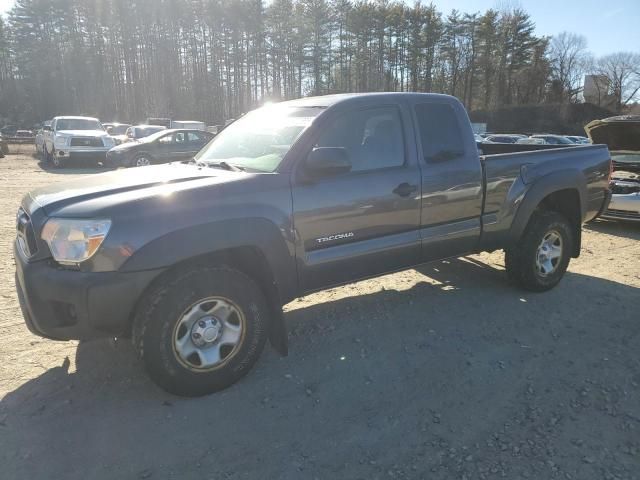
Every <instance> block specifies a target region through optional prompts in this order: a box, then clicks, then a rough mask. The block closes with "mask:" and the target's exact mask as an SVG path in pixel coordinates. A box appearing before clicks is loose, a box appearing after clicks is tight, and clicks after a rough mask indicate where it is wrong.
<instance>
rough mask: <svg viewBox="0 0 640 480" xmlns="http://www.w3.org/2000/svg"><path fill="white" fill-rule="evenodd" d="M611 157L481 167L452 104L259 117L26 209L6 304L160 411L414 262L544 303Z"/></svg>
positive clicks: (218, 381) (48, 191)
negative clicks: (306, 298) (142, 375)
mask: <svg viewBox="0 0 640 480" xmlns="http://www.w3.org/2000/svg"><path fill="white" fill-rule="evenodd" d="M610 164H611V161H610V158H609V152H608V150H607V147H606V146H599V145H595V146H590V145H589V146H576V147H570V148H562V149H553V150H548V149H547V150H542V151H532V152H519V153H505V154H500V155H489V156H479V155H478V149H477V147H476V143H475V140H474V136H473V133H472V130H471V125H470V123H469V119H468V117H467V114H466V112H465V109H464V108H463V106H462V105H461V104H460V102H458V101H457V100H456V99H455V98H453V97H449V96H444V95H435V94H409V93H406V94H397V93H389V94H382V93H381V94H361V95H336V96H326V97H316V98H305V99H301V100H295V101H290V102H283V103H280V104H277V105H272V106H266V107H263V108H260V109H258V110H255V111H253V112H251V113H249V114H247V115H245V116H244V117H243V118H241V119H240V120H238V121H236V122H235V123H234V124H232V125H231V126H229V127H228V128H227V129H226V130H224V131H223V132H222V133H221V134H220V135H218V136H217V137H216V138H215V139H214V140H213V141H212V142H211V143H210V144H208V145H207V146H206V147H205V148H204V149H203V150H202V151H200V152H199V153H198V155H197V156H196V157H195V159H194V160H193V161H191V162H185V163H173V164H168V165H162V166H155V167H146V168H134V169H130V170H128V171H116V172H109V173H104V174H100V175H94V176H88V177H84V178H82V179H80V180H77V181H73V182H69V183H61V184H56V185H52V186H49V187H45V188H41V189H38V190H35V191H33V192H31V193H30V194H28V195H26V196H25V197H24V199H23V201H22V206H21V207H20V209H19V211H18V215H17V230H18V233H17V239H16V242H15V251H14V254H15V259H16V266H17V272H16V286H17V290H18V295H19V298H20V303H21V306H22V310H23V314H24V318H25V321H26V323H27V326H28V327H29V329H30V330H31V331H32V332H33V333H35V334H37V335H41V336H43V337H47V338H51V339H59V340H66V339H89V338H93V337H96V336H120V337H128V336H130V337H131V338H132V340H133V344H134V346H135V348H136V349H137V352H138V354H139V356H140V357H141V359H142V360H143V362H144V364H145V366H146V368H147V371H148V373H149V374H150V376H151V377H152V378H153V379H154V380H155V381H156V382H157V383H158V384H159V385H160V386H162V387H163V388H164V389H166V390H167V391H170V392H173V393H176V394H180V395H189V396H195V395H203V394H207V393H210V392H214V391H217V390H220V389H223V388H225V387H227V386H229V385H231V384H233V383H234V382H236V381H237V380H239V379H240V378H241V377H242V376H243V375H245V374H246V373H247V372H248V371H249V370H250V369H251V367H252V366H253V365H254V363H255V362H256V361H257V359H258V357H259V355H260V353H261V351H262V349H263V347H264V344H265V342H266V341H267V339H269V340H270V342H271V344H272V345H273V346H274V347H275V348H276V349H277V350H278V351H279V352H280V353H282V354H286V352H287V331H286V328H285V323H284V319H283V314H282V305H284V304H286V303H288V302H289V301H291V300H292V299H294V298H296V297H299V296H302V295H305V294H308V293H310V292H313V291H317V290H321V289H325V288H328V287H332V286H336V285H341V284H346V283H348V282H353V281H356V280H358V279H362V278H367V277H374V276H377V275H381V274H384V273H387V272H391V271H395V270H401V269H406V268H410V267H412V266H414V265H417V264H421V263H424V262H428V261H432V260H438V259H443V258H446V257H455V256H460V255H465V254H468V253H474V252H480V251H493V250H496V249H504V250H505V252H506V270H507V274H508V277H509V278H510V279H511V280H512V281H513V282H515V283H516V284H518V285H520V286H522V287H524V288H526V289H529V290H533V291H543V290H547V289H550V288H552V287H554V286H555V285H556V284H557V283H558V282H559V281H560V279H561V278H562V276H563V275H564V273H565V271H566V269H567V266H568V264H569V260H570V259H571V258H572V257H577V256H578V255H579V254H580V245H581V226H582V224H583V222H586V221H589V220H591V219H593V218H595V217H596V216H597V215H598V214H599V213H600V212H601V211H602V210H603V209H604V208H605V207H606V204H607V201H608V198H609V194H608V185H609V177H610Z"/></svg>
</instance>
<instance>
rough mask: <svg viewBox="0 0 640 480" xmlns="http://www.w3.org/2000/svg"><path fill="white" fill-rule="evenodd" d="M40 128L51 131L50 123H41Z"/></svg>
mask: <svg viewBox="0 0 640 480" xmlns="http://www.w3.org/2000/svg"><path fill="white" fill-rule="evenodd" d="M42 130H44V131H45V132H50V131H51V125H43V126H42Z"/></svg>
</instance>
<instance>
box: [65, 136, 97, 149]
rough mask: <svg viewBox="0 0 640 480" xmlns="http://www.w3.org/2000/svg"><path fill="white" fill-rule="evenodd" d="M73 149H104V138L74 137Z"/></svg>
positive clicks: (72, 140)
mask: <svg viewBox="0 0 640 480" xmlns="http://www.w3.org/2000/svg"><path fill="white" fill-rule="evenodd" d="M71 146H72V147H102V146H104V145H103V144H102V138H100V137H73V138H72V139H71Z"/></svg>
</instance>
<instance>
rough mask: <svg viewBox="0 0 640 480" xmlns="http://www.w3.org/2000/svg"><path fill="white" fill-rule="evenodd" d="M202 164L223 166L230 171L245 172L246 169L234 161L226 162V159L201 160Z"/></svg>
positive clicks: (213, 166)
mask: <svg viewBox="0 0 640 480" xmlns="http://www.w3.org/2000/svg"><path fill="white" fill-rule="evenodd" d="M201 165H205V166H207V167H212V168H222V169H224V170H229V171H230V172H243V171H244V170H245V169H244V167H241V166H239V165H234V164H233V163H229V162H225V161H224V160H222V161H220V162H201Z"/></svg>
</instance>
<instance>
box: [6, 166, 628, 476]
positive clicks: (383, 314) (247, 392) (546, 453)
mask: <svg viewBox="0 0 640 480" xmlns="http://www.w3.org/2000/svg"><path fill="white" fill-rule="evenodd" d="M81 173H85V174H86V173H93V171H84V172H82V171H78V170H75V171H64V172H47V171H44V170H43V169H42V168H41V167H40V166H39V165H38V162H37V161H36V160H34V159H33V158H32V157H31V156H29V155H12V156H9V157H7V158H5V159H2V160H0V182H1V183H0V228H1V229H2V230H1V232H0V262H1V263H0V274H1V275H2V282H1V284H0V295H1V297H0V342H1V344H0V399H1V401H0V478H3V479H11V480H13V479H26V478H30V479H40V478H60V479H62V478H64V479H75V478H77V479H128V478H133V479H136V478H152V479H163V478H176V479H191V478H193V479H196V478H198V479H200V478H210V479H240V478H280V479H307V478H309V479H315V478H317V479H334V478H348V479H378V478H379V479H382V478H385V479H386V478H425V479H426V478H428V479H468V480H471V479H485V478H486V479H490V478H507V479H519V478H527V479H552V478H563V479H579V480H585V479H617V478H620V479H638V478H640V356H639V352H640V315H638V307H639V306H640V243H639V240H640V225H621V224H615V223H607V222H598V223H596V224H594V225H591V226H589V227H587V228H586V232H585V236H584V248H583V254H582V256H581V257H580V259H578V260H575V261H573V262H572V263H571V266H570V272H569V273H568V274H567V276H566V278H565V279H564V281H563V282H562V283H561V285H560V286H559V287H558V288H556V289H555V290H553V291H551V292H548V293H545V294H537V295H534V294H528V293H523V292H521V291H519V290H516V289H514V288H512V287H510V286H509V285H508V284H507V283H506V280H505V275H504V272H503V258H502V255H501V254H500V253H495V254H491V255H478V256H473V257H469V258H465V259H461V260H451V261H445V262H440V263H437V264H432V265H429V266H425V267H421V268H419V269H418V270H411V271H407V272H403V273H398V274H394V275H389V276H386V277H384V278H381V279H376V280H370V281H366V282H361V283H358V284H354V285H350V286H346V287H343V288H339V289H335V290H331V291H328V292H324V293H319V294H316V295H312V296H309V297H306V298H304V299H301V300H298V301H295V302H293V303H292V304H290V305H288V306H287V314H286V319H287V322H288V325H289V329H290V342H291V343H290V349H291V353H290V355H289V357H287V358H280V357H278V356H277V354H275V353H274V352H273V351H271V350H270V349H269V348H267V349H266V350H265V353H264V355H263V357H262V359H261V360H260V362H259V363H258V366H257V368H256V369H255V370H254V371H253V372H252V373H251V374H249V376H248V377H246V378H245V379H244V380H243V381H241V382H240V383H238V384H237V385H235V386H234V387H232V388H230V389H228V390H226V391H224V392H222V393H219V394H216V395H212V396H209V397H205V398H199V399H191V400H187V399H181V398H176V397H173V396H170V395H168V394H165V393H164V392H162V391H160V390H159V389H158V388H156V387H155V386H154V385H153V384H152V383H151V382H150V381H149V380H148V379H147V378H146V377H145V375H144V372H142V370H141V367H140V365H139V364H138V363H137V362H136V360H135V359H134V357H133V354H132V351H131V349H130V348H129V345H128V343H127V342H125V341H120V342H114V341H100V342H90V343H83V344H80V345H78V344H77V343H75V342H66V343H64V342H63V343H56V342H52V341H47V340H43V339H40V338H37V337H35V336H33V335H31V334H29V332H28V331H27V329H26V328H25V326H24V324H23V321H22V316H21V314H20V311H19V307H18V300H17V298H16V295H15V293H14V284H13V271H14V266H13V260H12V254H11V244H12V241H13V237H14V214H15V211H16V209H17V207H18V204H19V201H20V198H21V196H22V195H23V194H24V193H25V192H27V191H28V190H30V189H33V188H34V187H37V186H39V185H44V184H47V183H50V182H56V181H60V180H63V179H70V178H72V177H78V176H79V175H80V174H81Z"/></svg>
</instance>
